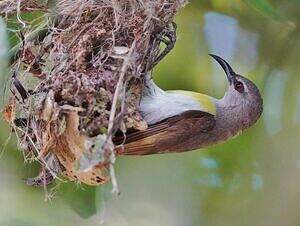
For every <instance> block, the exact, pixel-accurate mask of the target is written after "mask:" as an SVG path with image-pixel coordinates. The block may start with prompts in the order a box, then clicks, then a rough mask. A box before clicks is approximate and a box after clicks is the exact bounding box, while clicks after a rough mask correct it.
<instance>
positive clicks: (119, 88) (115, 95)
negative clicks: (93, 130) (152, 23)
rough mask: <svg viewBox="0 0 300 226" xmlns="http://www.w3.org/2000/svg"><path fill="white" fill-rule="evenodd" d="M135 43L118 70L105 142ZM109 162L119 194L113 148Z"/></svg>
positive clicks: (109, 131) (114, 190)
mask: <svg viewBox="0 0 300 226" xmlns="http://www.w3.org/2000/svg"><path fill="white" fill-rule="evenodd" d="M135 43H136V41H135V40H134V41H133V43H132V45H131V47H130V50H129V52H128V54H127V57H125V58H124V61H123V65H122V68H121V70H120V76H119V80H118V83H117V86H116V91H115V94H114V97H113V101H112V107H111V111H110V115H109V121H108V132H107V134H108V135H107V142H106V144H107V143H111V142H112V131H113V127H114V120H115V116H116V110H117V102H118V98H119V95H120V92H121V90H122V87H123V83H124V78H125V74H126V71H127V68H128V66H129V65H130V59H131V56H132V53H133V50H134V48H135ZM109 158H110V163H109V171H110V176H111V181H112V185H113V189H112V192H113V193H116V194H119V193H120V191H119V188H118V183H117V180H116V176H115V171H114V167H113V164H114V163H115V160H116V156H115V152H114V150H110V156H109Z"/></svg>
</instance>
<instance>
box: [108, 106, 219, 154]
mask: <svg viewBox="0 0 300 226" xmlns="http://www.w3.org/2000/svg"><path fill="white" fill-rule="evenodd" d="M214 125H215V118H214V115H211V114H209V113H206V112H203V111H198V110H190V111H185V112H183V113H182V114H180V115H177V116H173V117H170V118H168V119H165V120H163V121H161V122H158V123H156V124H153V125H150V126H149V127H148V128H147V129H146V130H143V131H133V132H129V133H128V134H126V139H125V144H124V146H123V148H122V149H121V148H119V149H117V152H118V154H120V155H149V154H157V153H169V152H181V151H188V150H190V149H195V148H197V145H198V144H197V141H199V139H200V140H205V139H206V137H205V136H209V131H211V130H212V128H213V127H214ZM195 136H197V138H196V139H194V138H195ZM122 140H124V137H123V138H122V137H115V139H114V142H115V143H117V144H118V143H120V142H121V141H122ZM198 143H199V142H198Z"/></svg>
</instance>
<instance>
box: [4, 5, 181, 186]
mask: <svg viewBox="0 0 300 226" xmlns="http://www.w3.org/2000/svg"><path fill="white" fill-rule="evenodd" d="M30 3H32V4H33V5H31V6H30ZM39 4H40V3H39V1H23V3H22V2H21V1H4V2H2V3H1V4H0V9H1V12H0V14H2V15H4V14H5V16H6V18H8V19H9V18H10V14H12V13H16V14H17V22H19V23H20V24H21V25H23V27H22V29H20V31H17V32H16V33H17V34H19V36H20V39H21V42H20V46H19V47H18V50H17V52H16V54H15V56H14V58H13V60H12V61H13V62H12V86H11V90H12V93H13V94H14V95H12V97H11V99H10V103H9V104H8V105H7V107H6V109H5V110H4V117H5V118H6V120H7V121H9V122H10V123H11V125H12V128H13V129H14V131H15V132H16V133H17V134H18V137H19V142H20V146H21V148H22V150H23V153H24V156H25V159H26V160H37V161H39V162H40V163H41V166H42V167H41V173H40V175H39V176H38V177H37V178H34V179H30V180H28V184H32V185H45V183H50V182H51V180H52V179H53V178H55V177H56V176H58V175H60V174H64V175H66V176H67V178H69V179H70V180H71V181H79V182H83V183H86V184H89V185H98V184H102V183H105V182H107V181H108V180H109V178H110V176H109V174H108V171H109V170H108V169H110V170H112V169H113V168H112V165H111V164H112V163H113V162H114V158H115V156H114V148H115V145H114V143H113V142H112V137H113V135H114V134H115V133H116V132H117V131H121V132H123V133H125V132H126V130H127V129H137V130H143V129H145V128H147V124H146V122H145V121H144V120H143V118H142V117H141V115H140V113H139V111H138V102H139V99H140V96H141V92H142V89H143V78H144V77H145V76H146V75H147V74H149V73H150V70H151V69H152V67H153V65H154V64H155V58H156V57H157V56H158V55H159V53H160V40H157V37H158V35H159V34H163V33H164V31H165V29H168V27H169V26H170V23H171V22H172V20H173V18H174V15H175V13H176V12H177V11H178V9H179V8H181V7H182V6H183V5H184V4H185V1H184V0H157V1H155V0H119V1H118V0H113V1H111V0H96V1H95V0H93V1H92V0H78V1H73V0H58V1H57V2H56V5H55V7H54V8H49V4H46V3H44V4H41V5H39ZM30 10H33V11H36V10H40V11H43V12H45V14H44V18H43V20H42V23H39V26H38V27H37V26H36V25H32V24H29V23H28V22H26V21H23V20H22V14H20V12H22V11H30ZM40 24H42V26H40ZM33 30H34V31H33ZM33 34H34V35H33ZM111 173H112V172H111ZM112 179H113V178H112Z"/></svg>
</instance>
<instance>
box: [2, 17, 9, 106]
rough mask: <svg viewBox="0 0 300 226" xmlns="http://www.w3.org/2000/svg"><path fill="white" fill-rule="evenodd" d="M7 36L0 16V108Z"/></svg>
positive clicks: (5, 68)
mask: <svg viewBox="0 0 300 226" xmlns="http://www.w3.org/2000/svg"><path fill="white" fill-rule="evenodd" d="M7 66H8V37H7V32H6V25H5V23H4V21H3V20H2V18H1V17H0V95H1V99H0V108H1V107H2V104H3V103H4V102H5V91H6V84H7V81H8V68H7Z"/></svg>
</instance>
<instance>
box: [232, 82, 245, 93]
mask: <svg viewBox="0 0 300 226" xmlns="http://www.w3.org/2000/svg"><path fill="white" fill-rule="evenodd" d="M234 88H235V90H236V91H238V92H240V93H243V92H244V85H243V83H241V82H239V81H237V82H236V83H235V84H234Z"/></svg>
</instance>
